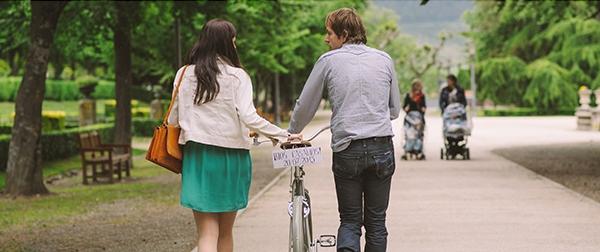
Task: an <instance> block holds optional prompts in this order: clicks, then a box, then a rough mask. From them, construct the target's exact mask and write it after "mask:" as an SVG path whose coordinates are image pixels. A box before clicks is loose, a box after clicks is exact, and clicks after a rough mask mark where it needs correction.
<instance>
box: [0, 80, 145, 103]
mask: <svg viewBox="0 0 600 252" xmlns="http://www.w3.org/2000/svg"><path fill="white" fill-rule="evenodd" d="M91 78H94V77H91ZM21 79H22V77H0V101H10V102H14V101H15V98H16V97H17V91H18V90H19V85H20V84H21ZM79 81H83V82H88V81H91V80H79ZM134 90H135V89H134ZM136 92H137V91H133V93H134V94H135V93H136ZM134 96H135V95H134ZM81 97H82V95H81V93H80V92H79V86H78V84H77V82H75V81H72V80H51V79H47V80H46V92H45V94H44V99H46V100H51V101H76V100H79V99H80V98H81ZM92 97H93V98H95V99H114V98H115V83H114V82H111V81H104V80H99V81H97V85H96V89H95V90H94V92H93V93H92Z"/></svg>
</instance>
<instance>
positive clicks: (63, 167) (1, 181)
mask: <svg viewBox="0 0 600 252" xmlns="http://www.w3.org/2000/svg"><path fill="white" fill-rule="evenodd" d="M145 153H146V151H145V150H140V149H133V155H134V156H140V155H142V154H145ZM43 166H44V177H52V176H54V175H58V174H61V173H63V172H66V171H70V170H73V169H79V168H81V158H80V157H79V154H78V155H75V156H72V157H70V158H67V159H63V160H56V161H51V162H47V163H44V164H43ZM5 177H6V173H4V172H0V190H2V189H4V185H5Z"/></svg>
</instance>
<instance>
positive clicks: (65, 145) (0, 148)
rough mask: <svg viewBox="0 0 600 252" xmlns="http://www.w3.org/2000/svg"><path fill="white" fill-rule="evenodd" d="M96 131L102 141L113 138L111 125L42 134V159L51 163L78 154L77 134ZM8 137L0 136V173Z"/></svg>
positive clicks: (6, 149)
mask: <svg viewBox="0 0 600 252" xmlns="http://www.w3.org/2000/svg"><path fill="white" fill-rule="evenodd" d="M90 131H97V132H98V134H99V135H100V137H101V139H102V141H104V142H112V139H113V137H114V125H113V124H96V125H90V126H85V127H79V128H72V129H66V130H60V131H50V132H44V133H42V139H41V142H42V159H43V160H44V161H52V160H57V159H63V158H67V157H70V156H73V155H75V154H77V153H79V143H78V138H77V136H78V134H79V133H82V132H90ZM10 139H11V136H10V135H0V171H5V170H6V163H7V162H8V146H9V144H10Z"/></svg>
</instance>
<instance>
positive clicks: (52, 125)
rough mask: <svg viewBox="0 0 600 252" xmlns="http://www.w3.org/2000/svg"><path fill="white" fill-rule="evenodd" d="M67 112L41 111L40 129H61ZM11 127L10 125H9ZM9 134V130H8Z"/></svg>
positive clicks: (13, 114)
mask: <svg viewBox="0 0 600 252" xmlns="http://www.w3.org/2000/svg"><path fill="white" fill-rule="evenodd" d="M12 118H13V120H14V119H15V112H13V113H12ZM66 118H67V113H65V112H64V111H60V110H56V111H53V110H46V111H42V131H44V132H46V131H53V130H62V129H64V128H65V121H66ZM10 127H12V126H10ZM9 134H10V132H9Z"/></svg>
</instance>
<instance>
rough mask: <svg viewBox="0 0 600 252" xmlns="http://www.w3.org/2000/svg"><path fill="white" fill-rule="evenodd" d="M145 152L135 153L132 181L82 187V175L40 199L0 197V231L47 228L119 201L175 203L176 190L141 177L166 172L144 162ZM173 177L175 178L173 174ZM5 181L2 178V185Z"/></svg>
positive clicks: (61, 165)
mask: <svg viewBox="0 0 600 252" xmlns="http://www.w3.org/2000/svg"><path fill="white" fill-rule="evenodd" d="M143 152H144V151H142V150H136V151H135V152H134V153H136V154H138V155H136V156H135V157H134V167H135V168H134V169H132V170H131V177H132V179H127V180H125V181H123V182H118V183H114V184H92V185H83V184H82V183H81V182H80V180H81V176H76V177H72V178H67V179H71V180H76V181H73V182H72V183H68V184H69V185H68V186H60V185H59V186H50V188H49V189H50V191H51V194H50V195H48V196H42V197H20V198H17V199H11V198H8V197H0V212H1V213H2V214H1V215H0V232H2V231H5V230H8V229H10V228H14V227H23V228H30V227H32V226H34V225H36V223H37V224H39V223H41V222H43V223H44V224H47V225H52V224H59V223H63V222H64V221H65V220H67V219H68V217H70V216H74V215H78V214H83V213H85V212H87V211H89V210H90V209H92V208H93V207H95V206H97V205H99V204H103V203H110V202H114V201H116V200H119V199H127V198H143V199H144V200H150V201H152V202H156V203H159V204H160V203H168V202H174V200H175V198H176V197H177V191H178V190H179V188H178V187H175V186H174V187H170V186H164V185H160V184H158V183H159V182H150V181H148V180H144V178H149V177H155V176H159V175H164V174H166V173H169V172H168V171H167V170H165V169H163V168H160V167H158V166H156V165H154V164H151V163H150V162H148V161H146V160H145V159H144V155H142V154H143ZM78 161H79V160H78V158H77V157H73V158H69V159H67V160H63V161H60V162H56V163H54V164H52V165H50V164H48V166H46V167H45V169H48V170H45V171H44V173H45V174H50V173H52V172H59V170H60V169H67V167H70V166H72V165H74V166H75V167H77V166H78V165H79V164H78ZM173 176H175V175H173ZM3 181H4V179H3V178H2V182H3Z"/></svg>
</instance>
